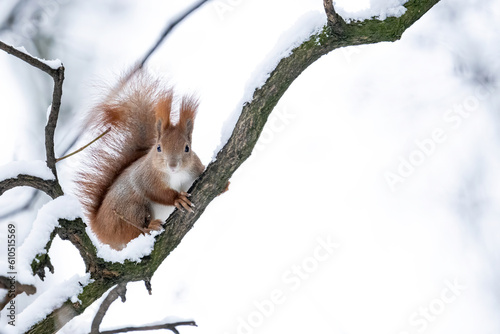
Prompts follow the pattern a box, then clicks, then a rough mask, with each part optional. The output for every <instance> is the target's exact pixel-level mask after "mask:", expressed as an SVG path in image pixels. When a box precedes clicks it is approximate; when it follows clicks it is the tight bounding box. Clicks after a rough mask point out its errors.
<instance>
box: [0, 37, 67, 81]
mask: <svg viewBox="0 0 500 334" xmlns="http://www.w3.org/2000/svg"><path fill="white" fill-rule="evenodd" d="M0 50H3V51H5V52H7V53H9V54H11V55H13V56H14V57H16V58H19V59H21V60H23V61H24V62H26V63H28V64H30V65H31V66H33V67H36V68H38V69H40V70H42V71H44V72H45V73H47V74H48V75H50V76H51V77H52V78H54V76H57V71H58V70H57V69H53V68H52V67H50V66H49V65H47V64H46V63H44V62H43V61H41V60H40V59H38V58H35V57H33V56H31V55H29V54H27V53H25V52H23V51H21V50H19V49H17V48H15V47H13V46H12V45H8V44H5V43H4V42H2V41H0Z"/></svg>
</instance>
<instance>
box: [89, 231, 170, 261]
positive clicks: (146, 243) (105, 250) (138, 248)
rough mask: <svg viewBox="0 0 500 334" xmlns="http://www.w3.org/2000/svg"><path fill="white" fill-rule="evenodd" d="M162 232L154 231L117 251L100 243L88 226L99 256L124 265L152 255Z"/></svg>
mask: <svg viewBox="0 0 500 334" xmlns="http://www.w3.org/2000/svg"><path fill="white" fill-rule="evenodd" d="M161 232H162V231H153V232H151V233H149V234H141V235H140V236H138V237H137V238H135V239H133V240H132V241H130V242H129V243H128V244H127V246H126V247H125V248H124V249H122V250H119V251H117V250H115V249H113V248H111V247H110V246H109V245H106V244H103V243H102V242H100V241H99V239H98V238H97V236H96V235H95V234H94V232H93V231H92V229H91V228H90V227H89V226H88V224H87V234H88V236H89V237H90V240H92V242H93V243H94V245H95V246H96V248H97V256H99V257H100V258H102V259H104V260H106V261H109V262H119V263H124V262H125V260H130V261H134V262H139V261H141V259H142V258H143V257H144V256H147V255H149V254H151V252H152V251H153V248H154V244H155V237H156V236H157V235H158V234H160V233H161Z"/></svg>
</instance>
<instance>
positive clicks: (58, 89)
mask: <svg viewBox="0 0 500 334" xmlns="http://www.w3.org/2000/svg"><path fill="white" fill-rule="evenodd" d="M0 50H3V51H5V52H7V53H9V54H11V55H13V56H15V57H17V58H19V59H21V60H23V61H24V62H26V63H28V64H30V65H31V66H33V67H36V68H38V69H40V70H42V71H44V72H45V73H47V74H48V75H50V76H51V77H52V79H53V80H54V91H53V93H52V106H51V109H50V114H49V118H48V120H47V124H46V126H45V154H46V163H47V167H49V169H50V170H51V171H52V173H53V174H54V176H55V178H56V181H57V170H56V157H55V153H54V132H55V130H56V125H57V119H58V117H59V109H60V107H61V98H62V85H63V82H64V66H62V64H61V65H60V66H58V67H57V68H52V67H51V66H49V65H48V64H47V63H46V62H44V61H42V60H40V59H38V58H36V57H33V56H31V55H29V54H27V53H25V52H23V51H21V50H19V49H17V48H15V47H13V46H11V45H8V44H5V43H4V42H2V41H0ZM51 186H52V193H53V194H54V196H55V197H59V196H61V195H63V191H62V189H61V186H60V185H59V182H54V183H53V184H52V185H51ZM37 189H39V188H37ZM40 190H43V189H40ZM44 191H45V190H44ZM54 196H51V197H52V198H55V197H54Z"/></svg>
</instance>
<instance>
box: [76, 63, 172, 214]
mask: <svg viewBox="0 0 500 334" xmlns="http://www.w3.org/2000/svg"><path fill="white" fill-rule="evenodd" d="M165 96H172V91H171V90H170V89H161V88H160V83H159V81H158V80H156V79H153V78H152V77H151V76H150V75H148V74H146V73H143V72H142V71H141V72H139V73H136V74H134V75H133V76H131V77H130V76H128V75H125V76H124V77H123V79H122V80H120V81H119V82H118V84H117V85H116V86H115V87H114V88H113V89H112V90H111V91H110V93H109V94H108V96H107V97H106V98H105V99H104V101H103V102H102V103H100V104H99V105H97V106H96V107H94V108H93V109H92V110H91V111H90V113H89V115H88V119H87V121H86V124H85V126H86V127H85V131H86V132H90V133H91V134H92V135H93V136H94V137H97V136H98V135H100V134H102V133H103V132H105V131H107V130H108V129H109V132H108V133H106V134H105V135H104V136H103V137H102V138H101V139H99V140H98V141H97V142H95V143H94V144H92V145H91V146H90V147H89V148H88V149H87V150H86V151H84V157H83V159H82V163H81V165H82V168H81V169H80V171H79V172H78V174H77V180H76V185H77V194H78V196H79V197H80V201H81V202H82V204H83V207H84V209H85V211H86V214H87V216H88V218H89V219H90V220H91V221H92V220H94V218H95V215H96V214H97V211H98V210H99V207H100V205H101V203H102V201H103V199H104V197H105V196H106V193H107V191H108V189H109V188H110V187H111V185H112V184H113V183H114V181H115V180H116V178H117V177H118V176H119V175H120V174H121V173H122V172H123V171H124V170H125V169H126V168H127V167H128V166H130V165H131V164H132V163H133V162H134V161H136V160H137V159H139V158H141V157H142V156H144V155H145V154H147V152H148V151H149V150H150V148H151V147H152V146H153V145H154V144H155V141H156V126H155V123H156V118H155V111H154V108H155V105H154V104H155V101H156V100H157V99H158V98H160V97H165Z"/></svg>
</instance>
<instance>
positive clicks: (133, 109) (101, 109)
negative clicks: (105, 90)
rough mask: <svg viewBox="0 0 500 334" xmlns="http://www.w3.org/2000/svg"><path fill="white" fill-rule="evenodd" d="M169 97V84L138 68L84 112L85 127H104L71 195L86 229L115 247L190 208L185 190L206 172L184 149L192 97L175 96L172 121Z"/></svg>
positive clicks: (188, 135) (190, 125) (189, 133)
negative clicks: (176, 211)
mask: <svg viewBox="0 0 500 334" xmlns="http://www.w3.org/2000/svg"><path fill="white" fill-rule="evenodd" d="M173 102H174V93H173V90H172V89H171V88H162V87H161V83H160V82H159V81H158V80H154V79H152V78H151V76H149V75H148V74H145V73H138V74H134V75H133V76H132V77H131V78H128V79H122V81H121V82H120V83H119V85H118V88H115V89H114V90H111V93H110V94H109V96H108V97H107V98H106V99H105V100H104V101H103V102H102V103H100V104H99V105H97V106H96V107H95V108H93V109H92V110H91V112H90V114H89V117H88V121H87V123H86V126H87V127H88V129H89V130H92V131H94V132H96V133H103V132H104V131H106V130H107V129H110V130H109V132H108V133H106V134H105V135H104V136H103V137H102V138H101V139H99V140H98V141H97V142H96V143H94V144H93V145H92V146H91V147H90V149H89V152H88V153H87V155H86V158H85V159H84V164H85V167H84V168H83V169H82V170H81V171H80V172H79V173H78V179H77V180H76V184H77V192H78V195H79V197H80V200H81V202H82V205H83V207H84V209H85V212H86V216H87V218H88V221H89V222H90V227H91V229H92V230H93V231H94V233H95V234H96V235H97V237H98V238H99V240H100V241H101V242H103V243H105V244H108V245H109V246H111V247H112V248H114V249H117V250H120V249H122V248H124V247H125V246H126V245H127V243H128V242H129V241H131V240H132V239H134V238H136V237H138V236H139V235H140V234H145V233H149V232H150V231H152V230H160V229H161V225H162V223H163V222H164V221H165V219H166V218H167V217H168V215H169V214H170V213H171V212H172V211H173V210H174V208H175V207H177V208H178V209H180V210H188V211H191V212H192V211H193V207H194V205H193V203H191V201H190V200H189V198H188V197H189V196H190V194H188V193H186V191H187V190H188V189H189V187H190V186H191V184H192V183H193V181H194V180H195V179H196V178H197V177H198V176H199V175H200V174H201V173H202V172H203V170H204V169H205V167H204V166H203V164H202V163H201V161H200V159H199V158H198V156H197V155H196V153H194V152H193V150H192V148H191V139H192V133H193V125H194V119H195V116H196V110H197V107H198V102H197V100H196V99H194V98H192V97H189V96H184V97H182V99H181V101H180V107H179V112H178V114H179V120H178V122H176V123H175V124H174V123H173V122H172V120H171V114H172V108H173Z"/></svg>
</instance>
